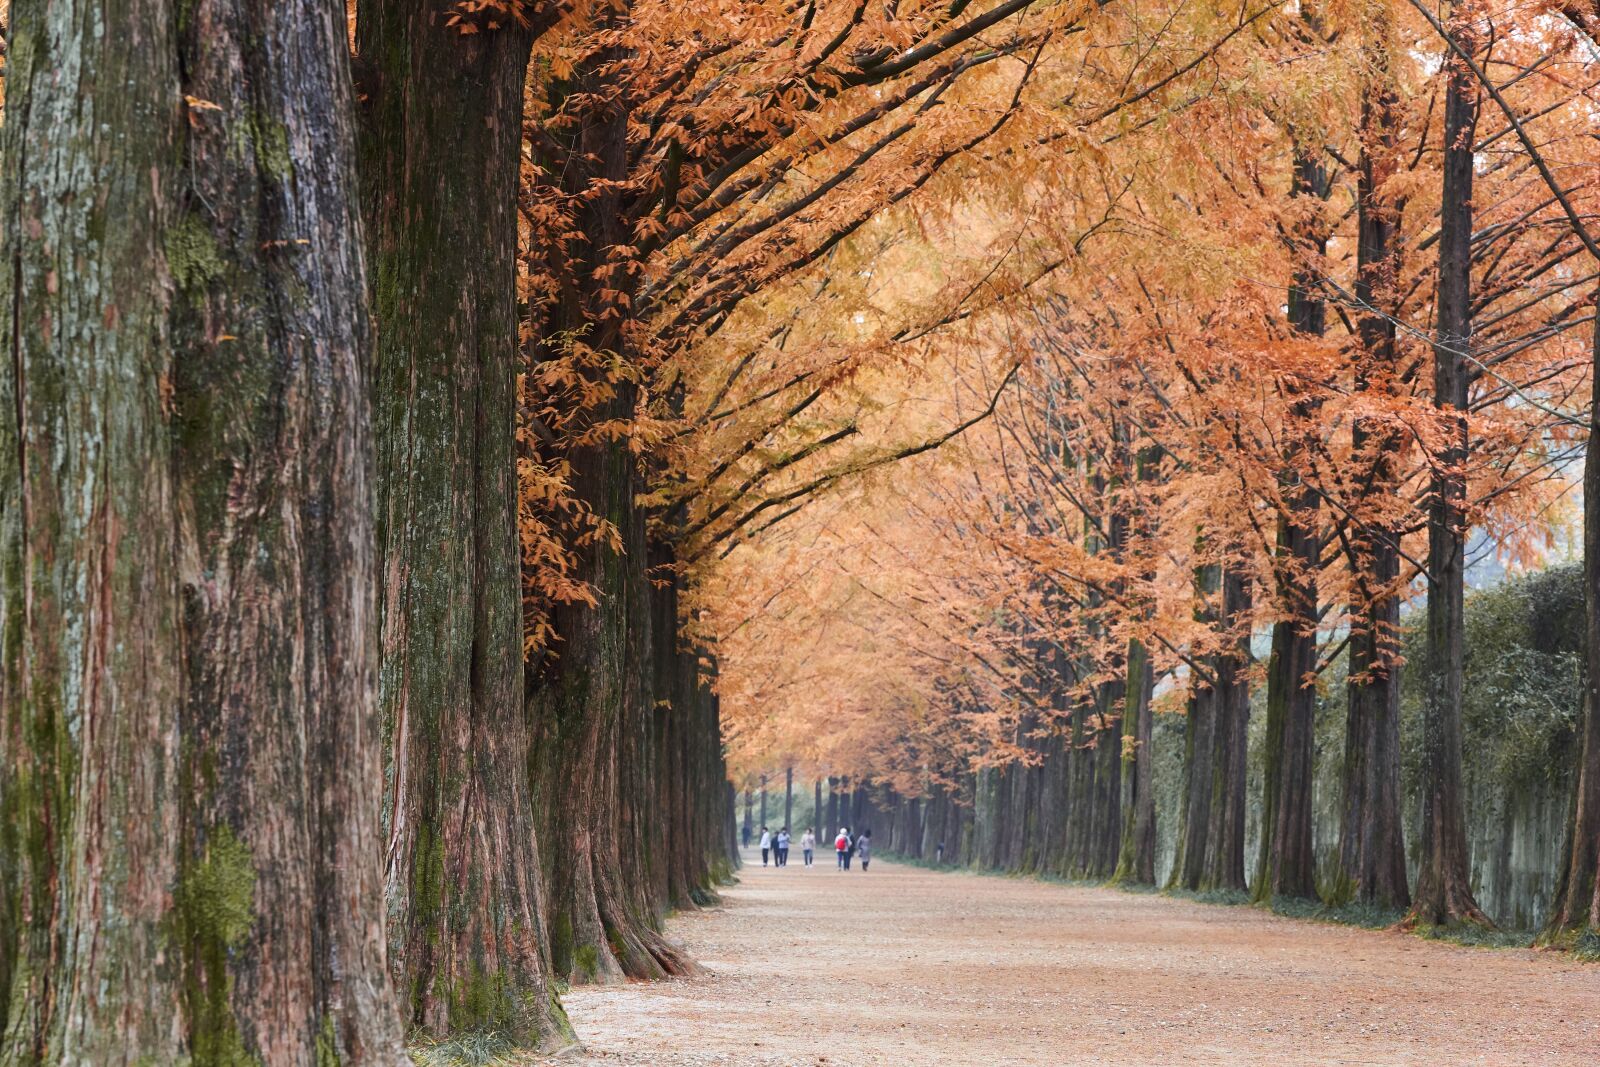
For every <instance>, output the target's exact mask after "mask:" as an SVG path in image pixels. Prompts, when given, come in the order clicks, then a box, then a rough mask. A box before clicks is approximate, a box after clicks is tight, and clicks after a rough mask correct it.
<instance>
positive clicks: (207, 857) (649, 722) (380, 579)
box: [0, 0, 737, 1065]
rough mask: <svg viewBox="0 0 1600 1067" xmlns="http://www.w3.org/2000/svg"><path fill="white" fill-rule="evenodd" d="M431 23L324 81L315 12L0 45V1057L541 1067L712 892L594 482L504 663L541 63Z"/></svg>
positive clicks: (77, 9)
mask: <svg viewBox="0 0 1600 1067" xmlns="http://www.w3.org/2000/svg"><path fill="white" fill-rule="evenodd" d="M453 9H454V5H453V4H452V3H449V2H446V0H436V2H430V3H423V4H416V5H409V6H396V5H387V4H382V3H377V4H370V5H368V4H364V5H363V6H362V10H361V18H360V21H359V26H358V42H357V44H358V51H359V54H360V57H361V58H360V59H359V60H358V61H357V63H356V70H355V73H356V79H355V84H354V85H352V78H351V60H350V55H349V50H348V38H347V24H346V20H345V12H344V9H343V6H342V5H332V4H328V3H325V2H313V0H290V2H287V3H281V4H275V5H270V9H269V8H268V7H263V6H262V5H259V4H251V3H246V2H243V0H197V2H194V3H182V4H180V3H177V2H176V0H136V2H134V3H132V4H124V5H112V6H110V7H106V6H105V5H99V4H91V3H79V2H69V3H57V2H53V0H52V2H45V0H19V2H17V3H14V4H13V5H12V7H11V23H10V25H11V36H10V38H9V41H8V47H9V55H8V67H7V85H6V88H7V104H6V119H5V123H4V127H3V131H0V138H3V140H0V166H3V170H0V215H3V220H4V221H3V224H0V261H3V269H0V337H4V338H5V345H6V349H7V351H6V359H5V366H4V373H3V374H0V394H3V395H0V400H3V404H0V411H3V415H0V438H3V440H0V486H3V491H0V578H3V592H0V826H3V828H4V829H3V830H0V1062H4V1063H95V1064H112V1063H127V1064H132V1063H175V1062H180V1061H188V1062H193V1063H195V1064H197V1065H200V1064H213V1063H216V1064H222V1063H230V1064H231V1063H242V1062H258V1063H261V1064H266V1065H279V1064H283V1065H288V1064H310V1063H328V1062H340V1063H344V1064H367V1063H373V1064H377V1063H381V1064H395V1065H399V1064H402V1063H404V1062H407V1061H406V1058H405V1055H404V1052H403V1048H402V1042H403V1040H404V1039H405V1037H406V1036H407V1035H413V1036H414V1037H417V1038H421V1039H425V1040H437V1039H444V1038H447V1037H451V1036H454V1035H459V1034H462V1033H464V1032H469V1031H484V1032H492V1033H494V1034H496V1035H499V1039H501V1040H508V1041H511V1042H513V1043H516V1044H520V1045H525V1046H535V1047H537V1046H550V1045H552V1044H559V1043H562V1042H565V1041H567V1040H569V1039H570V1032H569V1031H568V1029H567V1026H566V1023H565V1019H564V1017H563V1015H562V1012H561V1009H560V1005H559V1001H558V997H557V990H558V988H559V984H560V983H561V982H562V981H566V980H588V979H598V980H604V979H607V978H615V977H620V976H623V975H628V976H649V975H657V974H661V973H666V972H680V971H683V970H685V969H687V968H688V967H689V966H690V964H689V962H688V961H687V960H685V959H683V958H682V957H681V955H679V954H678V953H677V952H675V951H674V950H673V949H672V948H671V947H670V946H668V945H667V944H666V943H665V942H664V941H663V940H662V939H661V936H660V933H659V928H660V919H661V916H662V914H663V913H664V911H665V910H666V909H667V908H669V907H672V906H678V905H684V904H690V903H693V902H696V901H700V900H704V899H706V896H707V894H708V893H709V892H710V891H711V887H712V886H713V885H714V884H715V883H716V881H717V880H718V879H719V878H720V877H725V876H726V873H727V871H728V869H729V865H730V864H732V863H736V862H737V853H736V851H735V850H734V849H733V841H732V829H733V796H732V794H731V792H730V791H729V788H728V786H727V783H726V774H725V770H724V766H723V753H722V747H721V739H720V731H719V726H718V709H717V704H716V700H715V697H714V695H713V694H712V692H711V691H710V689H709V687H708V685H707V682H706V677H705V675H706V666H705V665H704V664H703V663H702V657H701V656H700V654H699V652H698V650H696V649H694V648H692V647H685V646H684V644H683V643H682V642H681V641H680V633H679V631H680V623H679V604H678V596H679V593H680V592H681V590H680V588H679V585H678V584H677V583H675V582H673V581H668V582H666V583H665V584H662V583H659V582H652V581H651V580H650V579H651V575H650V574H649V573H648V572H647V567H648V566H649V565H650V564H651V563H652V562H653V563H656V564H658V565H667V564H670V559H663V558H662V555H661V554H662V553H664V552H666V551H667V550H666V549H665V548H664V547H659V546H658V547H657V548H656V549H655V550H654V552H655V553H656V554H655V556H654V557H652V549H651V548H650V546H649V545H648V543H647V540H646V537H645V531H644V524H643V518H642V516H641V515H640V514H638V513H637V510H636V509H635V508H634V507H633V503H632V501H633V499H634V496H635V492H636V489H637V482H638V479H639V478H640V477H641V475H640V473H639V472H638V471H637V470H636V469H634V468H633V467H632V466H631V464H630V462H629V460H628V458H627V456H626V452H625V449H623V447H622V446H620V445H618V446H614V447H610V446H608V447H603V448H599V449H597V451H596V452H595V454H594V455H592V456H588V457H582V459H583V460H584V461H583V462H578V463H575V464H574V470H575V471H576V472H577V477H578V478H579V479H580V483H581V484H580V487H579V488H580V490H581V491H582V492H583V493H584V494H585V495H586V496H587V497H588V498H590V499H591V500H593V501H596V502H599V505H600V506H599V507H597V510H599V511H601V512H602V513H604V514H606V515H607V516H608V517H609V518H611V519H612V520H613V521H614V522H615V523H616V525H617V527H618V529H619V530H620V531H621V532H622V536H623V541H624V551H623V552H622V553H617V552H614V551H611V550H610V549H609V548H603V547H600V546H596V547H595V549H594V550H593V551H592V552H591V553H590V555H589V556H588V557H587V558H586V559H585V560H584V561H583V566H584V568H585V574H584V577H586V578H588V579H589V580H590V581H591V582H592V583H593V585H594V588H595V590H596V592H597V602H596V603H595V604H594V605H576V606H572V607H570V608H568V609H564V614H563V615H562V616H561V618H560V619H558V621H557V629H558V631H559V634H560V638H561V640H560V642H559V643H558V650H559V655H558V656H556V657H551V658H548V659H547V660H546V661H544V663H543V664H542V666H541V669H540V670H532V669H529V668H527V667H525V665H524V657H523V629H524V627H523V603H522V581H521V575H520V567H521V560H520V549H519V541H518V526H517V506H518V504H517V502H518V491H517V472H516V458H517V457H516V427H517V414H518V412H517V405H518V385H517V377H518V373H519V370H520V369H522V367H523V360H524V349H523V347H522V344H521V342H520V339H519V327H520V325H521V318H522V316H523V314H524V312H523V310H522V309H521V308H519V305H518V303H517V298H516V291H515V277H516V257H517V254H518V248H517V233H518V221H517V217H516V210H515V206H516V197H517V193H518V181H519V166H520V158H521V157H520V145H521V138H522V109H523V88H524V77H525V73H526V70H527V64H528V60H529V51H530V48H531V43H532V40H533V33H534V30H533V29H532V28H529V27H522V26H519V25H515V24H513V25H510V26H509V27H506V28H504V29H503V31H502V32H495V33H483V34H478V35H473V36H463V35H462V34H461V33H460V32H459V30H458V29H456V28H454V27H452V26H450V25H449V21H450V20H449V19H448V17H447V16H448V15H449V14H450V13H451V11H452V10H453ZM667 573H671V568H670V567H668V568H667Z"/></svg>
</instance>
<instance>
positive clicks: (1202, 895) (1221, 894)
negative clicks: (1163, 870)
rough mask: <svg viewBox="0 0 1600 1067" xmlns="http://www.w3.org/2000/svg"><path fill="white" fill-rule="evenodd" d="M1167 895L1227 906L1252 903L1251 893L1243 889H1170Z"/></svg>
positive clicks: (1199, 902) (1176, 898) (1234, 906)
mask: <svg viewBox="0 0 1600 1067" xmlns="http://www.w3.org/2000/svg"><path fill="white" fill-rule="evenodd" d="M1166 895H1167V896H1169V897H1172V898H1173V899H1175V900H1192V901H1194V902H1195V903H1196V904H1217V905H1220V906H1222V907H1227V908H1236V907H1238V906H1239V905H1241V904H1248V903H1250V894H1249V893H1246V892H1245V891H1244V890H1243V889H1168V890H1167V891H1166Z"/></svg>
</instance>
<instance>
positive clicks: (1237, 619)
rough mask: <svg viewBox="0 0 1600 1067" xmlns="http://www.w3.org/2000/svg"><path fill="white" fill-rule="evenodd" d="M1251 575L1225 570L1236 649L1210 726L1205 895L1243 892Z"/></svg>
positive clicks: (1222, 668) (1225, 613) (1225, 614)
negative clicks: (1212, 891) (1213, 747)
mask: <svg viewBox="0 0 1600 1067" xmlns="http://www.w3.org/2000/svg"><path fill="white" fill-rule="evenodd" d="M1251 608H1252V597H1251V591H1250V575H1249V574H1248V573H1246V572H1245V571H1244V570H1243V569H1242V568H1241V567H1240V566H1238V565H1237V564H1235V563H1232V562H1229V563H1226V564H1224V565H1223V568H1222V624H1223V629H1224V632H1226V633H1231V634H1233V635H1234V637H1233V645H1232V647H1231V648H1229V649H1225V650H1224V651H1223V653H1222V654H1221V655H1219V656H1218V657H1217V660H1216V663H1217V668H1216V670H1217V690H1216V697H1215V707H1214V711H1213V714H1214V716H1215V721H1214V723H1213V725H1212V731H1213V736H1214V737H1215V740H1216V750H1215V755H1214V756H1213V757H1212V763H1211V771H1212V783H1213V784H1212V791H1211V831H1210V835H1209V836H1210V848H1209V850H1208V852H1209V854H1208V855H1207V857H1206V864H1205V873H1204V874H1203V875H1202V877H1201V880H1200V887H1201V888H1202V889H1237V890H1243V889H1244V888H1245V880H1244V843H1245V842H1244V825H1245V784H1246V783H1245V778H1246V767H1247V746H1248V743H1249V739H1248V735H1247V731H1248V729H1249V725H1250V630H1249V620H1250V615H1251Z"/></svg>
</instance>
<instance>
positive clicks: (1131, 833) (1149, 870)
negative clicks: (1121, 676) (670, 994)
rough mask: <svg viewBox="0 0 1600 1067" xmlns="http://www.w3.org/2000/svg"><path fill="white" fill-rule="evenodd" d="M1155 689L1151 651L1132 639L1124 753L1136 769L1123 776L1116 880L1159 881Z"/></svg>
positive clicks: (1125, 757)
mask: <svg viewBox="0 0 1600 1067" xmlns="http://www.w3.org/2000/svg"><path fill="white" fill-rule="evenodd" d="M1154 688H1155V670H1154V666H1153V664H1152V663H1151V662H1150V653H1149V652H1148V651H1147V650H1146V649H1145V647H1144V643H1143V642H1141V641H1139V640H1138V639H1137V638H1135V639H1133V640H1131V641H1129V642H1128V683H1127V690H1126V695H1125V696H1124V698H1123V712H1122V716H1123V718H1122V723H1123V729H1122V736H1123V738H1124V743H1125V744H1126V742H1127V741H1128V740H1131V741H1132V747H1133V752H1132V755H1131V756H1130V755H1128V754H1127V753H1126V752H1124V755H1123V760H1124V762H1125V763H1129V764H1131V767H1130V768H1129V770H1128V772H1127V773H1125V774H1124V779H1123V780H1124V783H1125V784H1124V786H1123V797H1124V802H1123V813H1122V854H1121V856H1120V857H1119V858H1118V860H1117V874H1116V879H1117V880H1118V881H1125V882H1131V883H1134V884H1136V885H1155V883H1156V797H1155V781H1154V777H1155V752H1154V750H1153V749H1152V747H1151V744H1150V738H1151V734H1152V732H1153V730H1154V727H1155V722H1154V716H1153V713H1152V711H1151V707H1150V694H1151V691H1152V690H1153V689H1154Z"/></svg>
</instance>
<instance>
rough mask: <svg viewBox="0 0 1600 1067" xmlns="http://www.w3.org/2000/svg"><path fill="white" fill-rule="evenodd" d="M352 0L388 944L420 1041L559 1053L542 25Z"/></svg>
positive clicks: (440, 4) (440, 5) (430, 1)
mask: <svg viewBox="0 0 1600 1067" xmlns="http://www.w3.org/2000/svg"><path fill="white" fill-rule="evenodd" d="M454 9H455V5H454V3H453V2H452V0H425V2H422V3H415V4H398V3H388V2H382V0H380V2H377V3H373V4H363V5H362V6H361V9H360V12H359V18H358V22H357V52H358V59H357V63H356V70H357V74H358V78H359V83H360V87H361V91H362V94H363V96H364V97H365V112H364V114H363V124H362V163H363V181H364V186H365V201H366V206H367V210H368V219H369V227H368V228H369V236H370V256H369V258H370V262H371V264H372V269H373V286H372V304H373V308H374V312H375V314H376V317H377V355H376V361H375V363H376V413H377V428H378V456H379V468H378V490H379V492H378V543H379V550H380V555H381V566H382V575H381V581H382V608H383V626H384V634H383V649H382V673H381V690H382V699H383V708H384V714H385V718H386V728H387V731H388V757H389V772H388V782H387V788H386V793H385V804H386V816H387V818H386V826H385V838H384V848H385V851H386V855H387V870H388V887H387V895H388V901H389V913H390V916H391V920H390V940H391V946H392V949H391V951H392V956H393V962H394V968H395V973H396V976H397V979H398V981H399V983H400V987H401V991H402V994H403V996H404V1005H403V1012H404V1016H405V1020H406V1023H407V1024H408V1025H409V1026H412V1027H415V1028H418V1029H420V1030H421V1031H422V1032H423V1033H425V1034H427V1035H429V1036H432V1037H436V1038H442V1037H444V1036H446V1035H448V1034H452V1033H457V1032H462V1031H469V1030H492V1031H495V1032H497V1033H500V1034H502V1035H504V1036H505V1037H507V1038H509V1039H510V1040H512V1041H514V1042H516V1043H518V1044H521V1045H524V1046H541V1045H549V1044H552V1043H560V1042H565V1041H566V1040H567V1039H568V1038H569V1032H568V1030H567V1027H566V1023H565V1019H564V1017H563V1016H562V1014H561V1011H560V1008H559V1006H558V1005H557V1004H556V1002H555V997H554V990H553V988H552V986H551V984H550V982H549V981H548V967H547V962H546V953H547V946H546V944H545V941H544V926H543V908H542V906H541V901H540V879H539V870H540V868H539V854H538V848H537V845H536V840H537V834H536V832H535V827H534V821H533V817H532V807H531V805H532V798H531V794H530V790H529V786H528V780H527V765H526V758H527V745H528V730H527V724H526V720H525V718H524V714H525V708H524V699H523V695H524V687H523V669H522V601H521V583H520V578H519V573H520V572H519V567H520V555H519V548H518V542H517V529H516V510H517V487H516V470H515V452H514V444H515V441H514V433H515V424H516V404H517V394H516V375H517V370H518V367H519V359H520V350H519V341H518V317H517V304H516V293H515V273H516V255H517V217H516V198H517V190H518V185H517V183H518V173H519V166H520V160H521V154H520V144H521V137H522V110H523V82H524V76H525V74H526V71H527V66H528V58H529V52H530V48H531V43H532V38H533V31H532V30H531V29H530V28H528V27H524V26H519V25H517V24H516V23H515V22H514V21H513V20H506V24H505V25H504V26H502V27H500V28H498V29H490V28H488V27H484V28H482V30H481V32H479V33H476V34H472V35H463V34H462V33H461V32H460V31H459V30H458V29H457V28H454V27H451V26H449V25H447V19H448V18H449V16H450V15H451V14H452V12H453V11H454Z"/></svg>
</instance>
